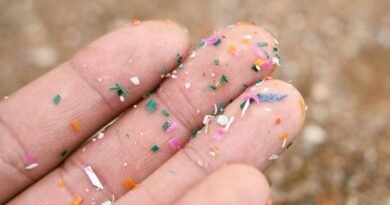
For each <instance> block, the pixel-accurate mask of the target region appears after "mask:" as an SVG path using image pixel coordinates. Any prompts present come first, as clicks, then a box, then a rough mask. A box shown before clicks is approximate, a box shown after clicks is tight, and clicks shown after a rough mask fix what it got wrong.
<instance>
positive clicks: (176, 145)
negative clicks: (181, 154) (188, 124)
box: [169, 137, 182, 150]
mask: <svg viewBox="0 0 390 205" xmlns="http://www.w3.org/2000/svg"><path fill="white" fill-rule="evenodd" d="M169 145H171V147H172V149H173V150H177V149H180V148H181V146H182V145H181V142H180V141H179V139H177V138H176V137H174V138H172V139H170V140H169Z"/></svg>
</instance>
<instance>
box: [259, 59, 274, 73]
mask: <svg viewBox="0 0 390 205" xmlns="http://www.w3.org/2000/svg"><path fill="white" fill-rule="evenodd" d="M272 67H273V63H272V59H270V60H267V61H266V62H265V63H264V64H263V66H261V69H263V70H269V69H271V68H272Z"/></svg>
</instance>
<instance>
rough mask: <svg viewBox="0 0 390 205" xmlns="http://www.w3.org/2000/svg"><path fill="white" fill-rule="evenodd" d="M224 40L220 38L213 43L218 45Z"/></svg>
mask: <svg viewBox="0 0 390 205" xmlns="http://www.w3.org/2000/svg"><path fill="white" fill-rule="evenodd" d="M221 42H222V40H221V39H218V40H217V41H216V42H215V43H213V45H214V46H218V45H219V44H221Z"/></svg>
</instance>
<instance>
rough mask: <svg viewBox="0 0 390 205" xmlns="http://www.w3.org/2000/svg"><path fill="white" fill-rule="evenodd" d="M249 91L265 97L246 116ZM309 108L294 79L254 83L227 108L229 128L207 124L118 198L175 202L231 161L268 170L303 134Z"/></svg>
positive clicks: (255, 96) (134, 201) (127, 201)
mask: <svg viewBox="0 0 390 205" xmlns="http://www.w3.org/2000/svg"><path fill="white" fill-rule="evenodd" d="M258 94H261V97H258V96H259V95H258ZM247 96H252V97H253V99H257V100H259V102H258V103H256V102H253V103H252V104H250V106H249V108H248V109H247V111H246V113H245V115H244V116H243V117H241V116H242V113H243V110H242V109H241V108H240V104H242V103H243V102H245V100H244V99H246V97H247ZM283 96H284V97H283ZM304 112H305V110H304V103H303V100H302V97H301V95H300V94H299V92H298V91H297V90H296V89H295V88H294V87H293V86H291V85H290V84H287V83H284V82H282V81H278V80H269V81H265V82H264V83H263V84H261V85H257V86H254V87H252V88H249V89H248V90H247V91H246V92H244V93H243V94H242V95H241V96H240V97H238V98H237V99H236V100H235V101H234V102H233V103H231V104H230V105H229V106H228V107H227V109H226V111H225V113H224V114H223V115H224V116H227V117H228V118H230V119H231V118H232V117H234V119H235V120H234V121H233V123H232V124H231V125H230V127H229V128H228V130H226V126H221V125H220V124H219V123H218V122H217V121H213V122H212V123H210V125H209V130H208V132H207V133H206V132H205V130H204V129H203V130H202V132H201V133H200V134H199V136H198V137H196V138H195V139H194V140H191V141H190V142H189V143H188V144H187V145H186V146H185V147H184V149H182V150H181V151H179V152H178V153H176V155H175V156H173V157H172V158H171V159H170V160H168V161H167V162H166V163H165V164H164V165H163V166H161V167H160V168H159V169H158V170H156V171H155V172H154V173H153V174H152V175H150V176H149V177H148V178H147V179H146V180H145V181H143V183H142V184H141V185H140V187H139V188H138V189H134V191H131V192H129V193H127V194H126V195H124V196H123V197H122V198H121V199H120V200H119V201H118V203H117V204H118V205H120V204H140V203H141V202H145V201H146V202H149V201H151V200H152V201H151V202H159V204H172V203H173V202H174V201H175V200H176V199H177V198H179V197H180V196H182V195H183V194H184V193H185V192H186V191H188V190H189V189H190V188H191V187H192V186H193V185H194V184H196V183H197V182H199V181H201V180H202V179H203V178H204V177H206V176H207V175H208V174H209V173H211V172H213V171H214V170H216V169H217V168H218V167H220V166H223V165H224V164H227V163H245V164H249V165H253V166H256V167H258V168H259V169H260V170H262V171H264V170H265V169H266V167H267V166H268V165H269V164H270V163H271V161H273V160H275V159H276V158H277V157H278V156H279V155H280V153H281V152H282V151H283V150H284V149H286V148H287V147H288V146H289V144H290V143H291V142H292V140H293V139H294V138H295V136H297V134H298V132H299V130H300V129H301V127H302V124H303V121H304ZM169 170H173V171H174V172H173V173H174V174H172V172H170V171H169ZM161 190H164V191H163V192H161Z"/></svg>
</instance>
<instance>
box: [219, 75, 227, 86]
mask: <svg viewBox="0 0 390 205" xmlns="http://www.w3.org/2000/svg"><path fill="white" fill-rule="evenodd" d="M228 82H229V81H228V79H227V77H226V75H222V76H221V80H219V84H220V85H224V84H226V83H228Z"/></svg>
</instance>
